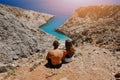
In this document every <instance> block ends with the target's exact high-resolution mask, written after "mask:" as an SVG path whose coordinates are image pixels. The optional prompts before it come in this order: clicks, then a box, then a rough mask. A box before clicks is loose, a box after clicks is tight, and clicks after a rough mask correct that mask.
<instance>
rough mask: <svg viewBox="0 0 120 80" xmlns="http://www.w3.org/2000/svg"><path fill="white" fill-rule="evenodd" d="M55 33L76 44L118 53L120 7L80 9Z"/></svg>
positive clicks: (119, 43) (106, 6) (119, 48)
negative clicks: (60, 33)
mask: <svg viewBox="0 0 120 80" xmlns="http://www.w3.org/2000/svg"><path fill="white" fill-rule="evenodd" d="M57 31H59V32H62V33H64V34H66V35H68V36H70V37H71V38H72V39H73V40H75V41H76V42H77V43H82V44H83V43H90V44H94V45H96V46H99V47H103V48H107V49H111V50H114V51H120V5H100V6H88V7H80V8H78V9H77V10H76V11H75V12H74V14H73V15H72V16H71V17H70V18H69V19H68V20H67V21H66V22H65V23H64V24H63V25H62V26H61V27H60V28H58V29H57Z"/></svg>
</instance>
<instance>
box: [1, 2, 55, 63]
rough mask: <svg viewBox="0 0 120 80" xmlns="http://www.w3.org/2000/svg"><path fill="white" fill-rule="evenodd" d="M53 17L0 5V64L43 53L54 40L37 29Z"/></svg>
mask: <svg viewBox="0 0 120 80" xmlns="http://www.w3.org/2000/svg"><path fill="white" fill-rule="evenodd" d="M52 17H53V15H50V14H44V13H39V12H35V11H31V10H23V9H20V8H16V7H10V6H7V5H2V4H0V62H2V63H9V62H12V61H13V60H14V59H19V58H21V57H28V56H29V55H32V54H33V53H36V52H45V51H46V50H48V49H49V48H50V47H51V43H52V41H53V40H55V38H54V37H52V36H51V35H48V34H46V33H45V32H43V31H42V30H40V29H39V26H41V25H43V24H45V23H47V21H48V20H49V19H51V18H52Z"/></svg>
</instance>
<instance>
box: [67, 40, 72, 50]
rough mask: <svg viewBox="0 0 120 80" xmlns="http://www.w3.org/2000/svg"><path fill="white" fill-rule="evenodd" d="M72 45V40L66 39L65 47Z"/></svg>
mask: <svg viewBox="0 0 120 80" xmlns="http://www.w3.org/2000/svg"><path fill="white" fill-rule="evenodd" d="M71 46H72V41H71V40H66V41H65V47H66V48H67V47H71Z"/></svg>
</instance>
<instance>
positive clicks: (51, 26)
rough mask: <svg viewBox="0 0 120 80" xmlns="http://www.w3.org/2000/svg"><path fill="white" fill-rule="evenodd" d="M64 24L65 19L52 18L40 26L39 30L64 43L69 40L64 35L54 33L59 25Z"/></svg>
mask: <svg viewBox="0 0 120 80" xmlns="http://www.w3.org/2000/svg"><path fill="white" fill-rule="evenodd" d="M64 22H65V18H61V17H54V18H53V19H51V20H50V21H49V22H48V23H47V24H45V25H43V26H40V29H42V30H43V31H45V32H47V33H48V34H51V35H53V36H55V37H57V38H58V39H60V40H62V41H64V40H67V39H70V38H69V37H68V36H66V35H64V34H61V33H59V32H56V31H55V29H56V28H58V27H59V26H60V25H62V24H63V23H64Z"/></svg>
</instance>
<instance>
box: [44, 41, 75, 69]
mask: <svg viewBox="0 0 120 80" xmlns="http://www.w3.org/2000/svg"><path fill="white" fill-rule="evenodd" d="M53 46H54V49H53V50H50V51H49V52H48V54H47V57H46V59H47V61H48V63H47V67H50V68H60V67H61V65H62V62H71V61H73V59H74V58H73V55H74V53H75V49H74V47H73V44H72V41H71V40H66V41H65V48H66V49H65V50H60V49H59V48H58V47H59V42H58V41H54V42H53Z"/></svg>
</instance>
